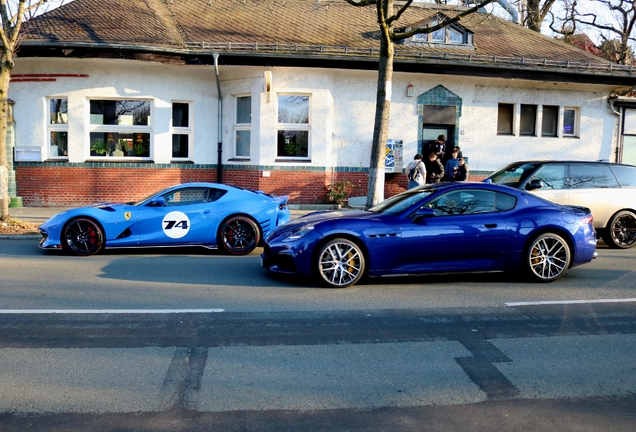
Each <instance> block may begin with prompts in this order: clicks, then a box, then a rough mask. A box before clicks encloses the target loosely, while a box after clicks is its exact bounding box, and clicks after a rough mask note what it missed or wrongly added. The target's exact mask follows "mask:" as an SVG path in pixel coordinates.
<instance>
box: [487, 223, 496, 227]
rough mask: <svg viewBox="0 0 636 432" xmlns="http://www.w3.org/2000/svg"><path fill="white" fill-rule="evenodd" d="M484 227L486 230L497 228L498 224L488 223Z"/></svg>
mask: <svg viewBox="0 0 636 432" xmlns="http://www.w3.org/2000/svg"><path fill="white" fill-rule="evenodd" d="M484 226H485V227H486V228H497V224H496V223H487V224H484Z"/></svg>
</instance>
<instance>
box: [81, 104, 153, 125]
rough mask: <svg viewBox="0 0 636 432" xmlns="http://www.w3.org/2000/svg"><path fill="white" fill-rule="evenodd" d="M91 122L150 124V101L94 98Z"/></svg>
mask: <svg viewBox="0 0 636 432" xmlns="http://www.w3.org/2000/svg"><path fill="white" fill-rule="evenodd" d="M91 124H98V125H121V126H132V125H143V126H148V125H149V124H150V101H140V100H121V101H114V100H92V101H91Z"/></svg>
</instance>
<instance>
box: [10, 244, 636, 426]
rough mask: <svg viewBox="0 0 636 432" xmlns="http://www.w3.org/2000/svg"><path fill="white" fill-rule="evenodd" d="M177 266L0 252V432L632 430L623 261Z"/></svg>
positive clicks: (238, 261) (624, 256)
mask: <svg viewBox="0 0 636 432" xmlns="http://www.w3.org/2000/svg"><path fill="white" fill-rule="evenodd" d="M177 252H178V253H175V251H167V250H145V251H138V252H134V253H130V252H125V253H122V252H109V253H106V254H102V255H97V256H93V257H89V258H75V257H69V256H64V255H56V254H51V253H45V252H43V251H39V250H38V249H37V242H36V241H35V240H0V269H1V275H2V281H1V282H0V284H1V285H0V309H1V312H3V313H0V430H1V431H23V430H55V431H58V430H59V431H75V430H77V431H80V430H82V431H84V430H88V429H91V430H94V431H132V430H135V431H136V430H139V431H164V430H165V431H168V430H170V431H186V430H187V431H190V430H192V431H204V430H205V431H208V430H215V431H216V430H220V431H225V430H232V431H233V430H237V431H238V430H241V431H243V430H246V431H251V430H254V431H270V430H271V431H304V430H318V431H340V430H356V431H358V430H369V431H372V430H373V431H375V430H382V431H398V430H404V431H423V430H440V431H441V430H444V431H447V430H458V431H491V430H511V431H512V430H524V431H526V430H533V431H554V430H576V431H633V430H635V429H636V361H635V360H634V359H636V302H634V301H633V300H634V299H636V277H635V276H636V267H635V266H634V263H635V262H636V260H635V259H634V258H636V249H635V250H627V251H622V250H621V251H616V250H612V249H608V248H605V247H604V246H601V247H600V248H599V258H598V259H596V260H595V261H593V262H592V263H590V264H589V265H586V266H583V267H579V268H575V269H571V270H570V271H569V272H568V274H567V275H566V276H565V277H564V278H562V279H560V280H558V281H556V282H554V283H551V284H531V283H525V282H523V281H522V280H520V279H519V278H518V277H517V276H516V275H493V274H489V275H464V276H449V275H439V276H427V277H416V278H397V279H394V278H391V279H380V280H373V281H371V282H368V283H366V284H362V285H359V286H356V287H354V288H349V289H344V290H333V289H325V288H322V287H320V286H318V285H315V284H313V283H312V282H310V281H309V282H308V281H298V280H294V279H290V278H280V277H273V276H271V275H269V274H268V273H267V272H265V271H264V270H262V269H261V268H260V262H259V258H258V254H257V253H255V254H252V255H250V256H246V257H226V256H223V255H220V254H217V253H215V252H204V251H199V250H196V251H191V250H180V251H177ZM536 301H542V302H548V303H543V304H529V303H524V302H536ZM186 309H187V310H195V309H196V310H199V312H195V311H189V312H185V311H183V310H186ZM202 309H206V310H207V311H204V312H202V311H201V310H202ZM53 312H55V313H53Z"/></svg>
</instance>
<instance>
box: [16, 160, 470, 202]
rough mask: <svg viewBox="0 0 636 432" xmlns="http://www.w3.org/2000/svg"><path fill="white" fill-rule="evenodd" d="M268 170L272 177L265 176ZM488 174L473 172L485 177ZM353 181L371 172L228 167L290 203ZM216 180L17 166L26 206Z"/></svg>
mask: <svg viewBox="0 0 636 432" xmlns="http://www.w3.org/2000/svg"><path fill="white" fill-rule="evenodd" d="M264 173H268V174H269V176H264ZM481 178H483V176H477V177H474V176H471V180H481ZM345 180H347V181H349V182H351V183H352V184H353V185H354V190H353V191H352V192H351V194H350V196H366V195H367V181H368V175H367V173H366V172H359V171H358V172H349V171H320V170H289V169H285V170H267V171H259V170H253V169H228V168H224V170H223V181H224V183H225V184H228V185H232V186H240V187H244V188H248V189H256V190H262V191H264V192H266V193H269V194H271V195H289V202H290V203H291V204H320V203H324V202H326V196H327V186H328V185H330V184H333V183H335V182H338V181H345ZM216 181H217V172H216V168H192V167H191V166H188V167H183V168H181V167H180V168H164V167H161V168H154V167H150V168H149V167H131V168H128V167H117V166H115V167H112V166H106V167H95V166H61V165H59V164H50V165H47V164H44V165H42V164H34V165H28V164H24V165H19V166H18V167H16V183H17V187H18V188H17V189H18V196H20V197H22V199H23V203H24V205H25V206H31V207H67V206H69V207H74V206H82V205H88V204H93V203H97V202H107V201H111V202H128V201H137V200H139V199H141V198H143V197H145V196H147V195H150V194H151V193H153V192H155V191H158V190H160V189H162V188H165V187H168V186H173V185H175V184H179V183H187V182H212V183H215V182H216ZM407 184H408V181H407V179H406V176H405V175H401V174H387V176H386V180H385V186H384V194H385V197H390V196H393V195H395V194H397V193H399V192H402V191H404V190H405V189H406V187H407Z"/></svg>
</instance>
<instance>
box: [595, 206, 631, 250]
mask: <svg viewBox="0 0 636 432" xmlns="http://www.w3.org/2000/svg"><path fill="white" fill-rule="evenodd" d="M603 241H604V242H605V244H607V245H608V246H609V247H612V248H618V249H628V248H630V247H632V246H634V243H636V215H635V214H634V213H633V212H631V211H629V210H622V211H619V212H618V213H616V214H615V215H614V216H613V217H612V219H611V220H610V223H609V226H608V227H607V229H606V230H605V233H604V234H603Z"/></svg>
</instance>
